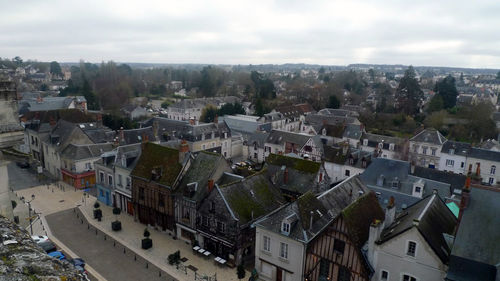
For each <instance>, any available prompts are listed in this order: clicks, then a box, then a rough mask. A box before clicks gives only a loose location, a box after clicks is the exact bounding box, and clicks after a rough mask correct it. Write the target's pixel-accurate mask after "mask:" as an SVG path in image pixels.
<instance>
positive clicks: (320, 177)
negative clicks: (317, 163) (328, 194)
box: [318, 173, 323, 183]
mask: <svg viewBox="0 0 500 281" xmlns="http://www.w3.org/2000/svg"><path fill="white" fill-rule="evenodd" d="M322 181H323V173H319V179H318V183H320V182H322Z"/></svg>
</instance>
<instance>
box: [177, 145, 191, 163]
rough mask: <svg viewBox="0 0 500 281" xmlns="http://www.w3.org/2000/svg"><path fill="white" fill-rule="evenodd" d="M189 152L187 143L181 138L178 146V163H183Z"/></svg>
mask: <svg viewBox="0 0 500 281" xmlns="http://www.w3.org/2000/svg"><path fill="white" fill-rule="evenodd" d="M188 152H189V145H188V144H187V142H186V140H181V145H180V146H179V163H181V164H182V163H183V162H184V159H185V158H186V154H187V153H188Z"/></svg>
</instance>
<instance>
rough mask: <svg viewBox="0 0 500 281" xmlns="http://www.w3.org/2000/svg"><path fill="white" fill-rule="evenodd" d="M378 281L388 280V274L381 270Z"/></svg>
mask: <svg viewBox="0 0 500 281" xmlns="http://www.w3.org/2000/svg"><path fill="white" fill-rule="evenodd" d="M380 280H381V281H387V280H389V272H387V271H385V270H382V271H381V272H380Z"/></svg>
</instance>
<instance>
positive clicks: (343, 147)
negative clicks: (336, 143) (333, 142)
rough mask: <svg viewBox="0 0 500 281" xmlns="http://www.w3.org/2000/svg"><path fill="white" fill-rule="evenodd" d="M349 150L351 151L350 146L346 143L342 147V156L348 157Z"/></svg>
mask: <svg viewBox="0 0 500 281" xmlns="http://www.w3.org/2000/svg"><path fill="white" fill-rule="evenodd" d="M348 150H349V145H348V144H346V143H344V144H343V145H342V154H343V155H347V151H348Z"/></svg>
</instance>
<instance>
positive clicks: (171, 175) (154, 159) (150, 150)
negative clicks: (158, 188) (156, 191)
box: [131, 142, 182, 187]
mask: <svg viewBox="0 0 500 281" xmlns="http://www.w3.org/2000/svg"><path fill="white" fill-rule="evenodd" d="M153 169H159V170H161V171H159V175H158V176H159V178H158V179H157V180H154V181H155V182H158V183H159V184H162V185H166V186H170V187H172V186H173V185H174V183H175V181H176V179H177V176H178V175H179V173H180V172H181V169H182V165H181V164H180V163H179V151H178V150H176V149H172V148H168V147H164V146H161V145H159V144H154V143H151V142H147V143H145V145H144V148H143V149H142V153H141V156H140V158H139V161H138V162H137V165H136V166H135V168H134V170H132V173H131V175H132V176H134V177H139V178H142V179H145V180H148V181H149V180H151V179H152V174H151V173H152V171H153Z"/></svg>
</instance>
